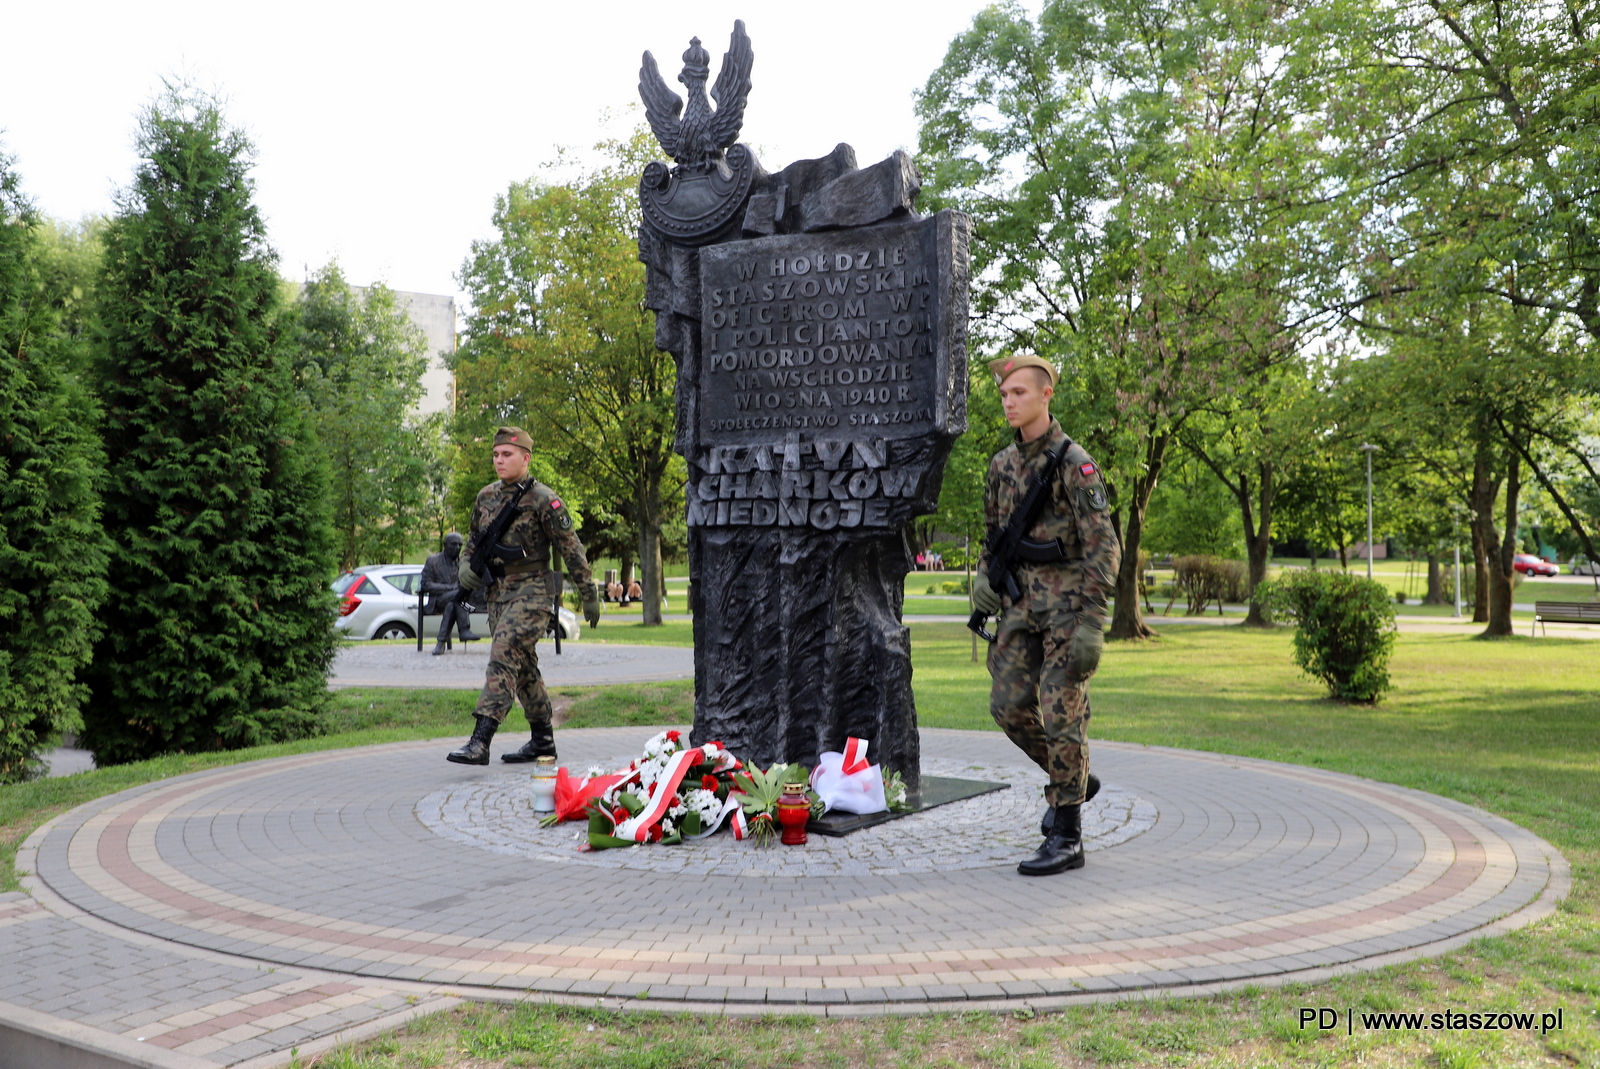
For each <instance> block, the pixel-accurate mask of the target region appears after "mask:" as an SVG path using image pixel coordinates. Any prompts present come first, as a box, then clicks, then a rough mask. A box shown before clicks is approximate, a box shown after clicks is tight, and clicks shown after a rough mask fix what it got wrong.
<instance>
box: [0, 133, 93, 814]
mask: <svg viewBox="0 0 1600 1069" xmlns="http://www.w3.org/2000/svg"><path fill="white" fill-rule="evenodd" d="M17 187H18V182H17V176H16V173H15V171H14V170H13V169H12V166H11V161H10V160H9V159H8V158H6V157H5V156H0V576H3V577H4V579H3V580H0V783H17V782H20V781H23V780H27V779H31V778H33V777H34V776H36V775H38V774H40V773H41V772H43V771H44V763H43V762H42V761H41V760H40V759H39V748H40V746H41V745H42V744H43V743H45V742H46V741H48V740H49V739H50V738H51V736H53V735H56V734H57V733H59V732H63V731H75V730H77V729H78V728H79V727H80V726H81V722H80V720H79V718H78V713H79V707H80V705H81V703H82V701H83V696H84V689H85V688H84V686H83V685H82V684H81V683H80V682H78V672H79V670H80V669H82V667H83V666H84V665H85V664H86V663H88V660H89V653H90V650H91V648H92V645H93V642H94V637H95V633H96V629H97V625H96V611H97V610H98V608H99V606H100V602H101V600H102V599H103V598H104V596H105V566H106V555H105V549H104V544H103V539H102V536H101V533H100V524H99V507H100V502H99V497H98V495H97V493H96V490H95V477H96V474H97V473H98V471H99V465H100V456H99V441H98V439H97V438H96V436H95V429H94V425H95V413H94V406H93V404H92V402H91V399H90V397H89V395H88V393H87V392H86V391H85V390H84V389H83V388H82V387H81V386H80V385H79V383H78V382H77V381H76V380H75V379H74V378H73V377H72V375H71V374H70V372H68V371H67V370H65V369H66V368H67V367H69V366H70V365H71V363H72V361H71V356H72V354H71V353H69V352H67V351H66V350H67V348H68V347H69V344H70V343H69V341H68V340H66V339H64V338H63V337H62V335H61V331H60V323H59V317H58V316H57V315H56V314H55V313H54V310H53V309H52V308H51V307H50V305H49V303H48V301H46V300H44V299H43V296H44V294H43V292H42V290H43V288H44V287H43V283H42V281H41V279H40V278H39V270H38V256H37V254H38V252H39V245H38V241H37V235H36V233H35V231H36V227H37V226H38V222H39V221H38V219H37V218H36V217H35V215H34V212H33V210H32V208H31V207H30V206H29V204H28V203H27V201H26V200H24V199H23V198H22V196H21V194H20V193H19V192H18V188H17Z"/></svg>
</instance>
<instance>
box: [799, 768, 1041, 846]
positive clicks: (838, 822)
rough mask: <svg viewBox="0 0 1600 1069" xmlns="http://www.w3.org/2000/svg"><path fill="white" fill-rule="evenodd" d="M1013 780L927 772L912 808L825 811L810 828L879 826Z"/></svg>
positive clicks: (836, 831) (839, 831) (826, 831)
mask: <svg viewBox="0 0 1600 1069" xmlns="http://www.w3.org/2000/svg"><path fill="white" fill-rule="evenodd" d="M1010 786H1011V784H1009V783H992V782H990V781H988V780H981V779H957V778H956V777H954V776H923V777H922V795H921V797H920V798H918V799H917V800H915V801H913V802H912V804H911V808H910V809H906V810H902V811H901V812H899V813H894V812H889V813H865V814H862V813H844V812H840V811H837V810H836V811H834V812H831V813H824V814H822V816H820V817H812V818H811V820H810V822H809V823H807V824H806V831H808V832H810V833H812V834H814V835H829V836H832V837H834V838H840V837H842V836H845V835H849V834H850V833H851V832H853V831H860V830H862V829H863V828H873V827H877V826H878V825H879V824H884V823H887V822H888V821H891V820H896V819H898V818H900V817H909V816H910V815H911V814H913V813H920V812H922V811H923V810H925V809H933V808H934V807H936V806H941V805H945V804H947V803H949V802H960V801H963V800H964V799H967V798H976V797H978V796H979V795H982V794H989V793H991V792H993V791H1003V790H1006V789H1007V788H1009V787H1010Z"/></svg>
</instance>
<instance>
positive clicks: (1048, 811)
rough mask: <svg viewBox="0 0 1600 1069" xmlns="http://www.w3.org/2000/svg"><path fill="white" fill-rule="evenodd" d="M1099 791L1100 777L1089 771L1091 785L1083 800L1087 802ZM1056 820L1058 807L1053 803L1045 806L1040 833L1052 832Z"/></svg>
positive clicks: (1040, 823)
mask: <svg viewBox="0 0 1600 1069" xmlns="http://www.w3.org/2000/svg"><path fill="white" fill-rule="evenodd" d="M1099 793H1100V777H1099V776H1097V775H1095V774H1094V773H1093V772H1091V773H1089V786H1088V789H1087V790H1085V791H1084V792H1083V800H1084V801H1085V802H1087V801H1089V800H1090V799H1091V798H1093V797H1094V796H1095V795H1097V794H1099ZM1055 822H1056V807H1055V806H1053V805H1047V806H1045V807H1044V816H1042V817H1040V818H1039V834H1040V835H1049V834H1050V825H1052V824H1054V823H1055Z"/></svg>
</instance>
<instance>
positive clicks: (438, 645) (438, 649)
mask: <svg viewBox="0 0 1600 1069" xmlns="http://www.w3.org/2000/svg"><path fill="white" fill-rule="evenodd" d="M444 639H445V633H444V632H443V631H440V632H439V641H437V642H435V643H434V644H433V655H434V656H435V657H437V656H439V655H440V654H442V653H444Z"/></svg>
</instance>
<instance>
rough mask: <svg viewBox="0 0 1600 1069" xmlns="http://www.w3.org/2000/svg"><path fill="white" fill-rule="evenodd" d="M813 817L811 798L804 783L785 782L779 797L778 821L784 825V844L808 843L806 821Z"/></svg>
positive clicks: (797, 844) (798, 844)
mask: <svg viewBox="0 0 1600 1069" xmlns="http://www.w3.org/2000/svg"><path fill="white" fill-rule="evenodd" d="M810 819H811V800H810V799H809V798H807V797H806V785H805V784H804V783H785V784H784V785H783V795H782V796H781V797H780V798H779V799H778V823H779V824H781V825H783V845H784V846H804V845H805V844H806V822H807V821H809V820H810Z"/></svg>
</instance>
